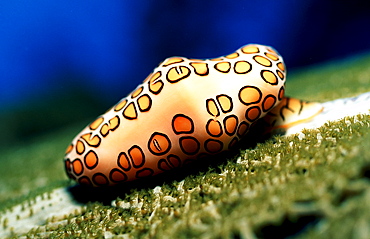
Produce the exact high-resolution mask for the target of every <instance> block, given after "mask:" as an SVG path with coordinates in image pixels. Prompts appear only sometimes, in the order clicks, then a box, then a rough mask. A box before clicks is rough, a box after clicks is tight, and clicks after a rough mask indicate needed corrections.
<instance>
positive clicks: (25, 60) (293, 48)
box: [0, 0, 370, 117]
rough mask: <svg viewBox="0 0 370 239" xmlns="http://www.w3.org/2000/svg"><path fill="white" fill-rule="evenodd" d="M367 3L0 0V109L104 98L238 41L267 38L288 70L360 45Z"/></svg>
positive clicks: (365, 46) (365, 38) (365, 36)
mask: <svg viewBox="0 0 370 239" xmlns="http://www.w3.org/2000/svg"><path fill="white" fill-rule="evenodd" d="M366 2H369V1H358V0H351V1H344V0H304V1H295V0H265V1H257V0H255V1H252V0H249V1H248V0H245V1H241V0H240V1H238V0H235V1H225V0H202V1H199V0H167V1H166V0H135V1H134V0H132V1H123V0H116V1H114V0H109V1H92V0H89V1H82V0H63V1H49V0H33V1H25V0H13V1H10V0H6V1H2V2H1V3H0V103H1V104H0V110H2V111H3V112H5V111H9V110H10V111H11V110H12V109H14V108H17V107H27V106H28V104H31V103H32V102H35V101H44V102H43V104H44V106H45V107H46V108H47V107H50V108H51V107H55V105H53V104H52V102H53V100H55V98H59V99H63V97H66V96H67V97H71V95H74V96H77V97H76V101H78V99H82V100H83V99H84V97H85V96H86V97H87V96H88V97H87V98H89V97H90V98H89V100H90V101H91V104H99V102H100V103H102V104H103V105H105V104H106V105H107V106H110V105H111V104H113V103H115V102H116V101H118V100H119V99H120V98H122V97H123V96H125V95H126V94H127V93H128V92H130V91H131V90H133V89H134V87H135V86H136V85H137V84H138V83H140V82H141V81H142V80H143V79H144V78H145V77H146V76H147V75H148V74H149V73H150V72H151V71H152V69H153V68H154V67H155V66H157V64H158V63H159V62H160V61H162V60H163V59H165V58H166V57H169V56H174V55H180V56H186V57H191V58H209V57H217V56H219V55H224V54H228V53H230V52H232V51H234V50H236V49H237V48H239V47H240V46H242V45H245V44H247V43H261V44H266V45H271V46H273V47H275V48H276V49H277V50H278V51H279V52H280V53H281V54H282V55H283V56H284V58H285V61H286V64H287V67H288V70H289V69H292V68H294V67H299V66H303V65H309V64H313V63H317V62H321V61H326V60H330V59H335V58H343V57H346V56H348V55H351V54H354V53H359V52H363V51H368V50H369V49H370V33H369V29H370V28H369V26H370V4H369V3H366ZM78 97H80V98H78ZM48 102H51V103H50V105H48ZM66 104H67V106H64V107H67V108H68V107H69V108H73V107H75V105H74V101H73V100H72V101H68V102H67V101H66ZM76 104H77V103H76ZM81 111H82V109H81ZM66 114H68V111H67V113H66ZM71 117H72V116H71Z"/></svg>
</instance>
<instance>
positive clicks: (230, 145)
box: [228, 137, 238, 150]
mask: <svg viewBox="0 0 370 239" xmlns="http://www.w3.org/2000/svg"><path fill="white" fill-rule="evenodd" d="M237 142H238V138H237V137H234V138H233V139H232V140H231V142H230V143H229V145H228V149H229V150H230V149H231V148H233V147H234V146H235V144H236V143H237Z"/></svg>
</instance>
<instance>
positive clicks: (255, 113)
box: [245, 106, 261, 122]
mask: <svg viewBox="0 0 370 239" xmlns="http://www.w3.org/2000/svg"><path fill="white" fill-rule="evenodd" d="M260 115H261V109H260V108H259V107H258V106H253V107H250V108H249V109H247V111H246V112H245V117H246V118H247V120H249V121H250V122H253V121H255V120H256V119H258V118H259V117H260Z"/></svg>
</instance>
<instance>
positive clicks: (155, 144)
mask: <svg viewBox="0 0 370 239" xmlns="http://www.w3.org/2000/svg"><path fill="white" fill-rule="evenodd" d="M148 148H149V150H150V152H151V153H152V154H155V155H163V154H166V153H167V152H168V151H169V150H170V148H171V142H170V140H169V138H168V136H167V135H165V134H162V133H158V132H155V133H153V134H152V136H151V137H150V139H149V141H148Z"/></svg>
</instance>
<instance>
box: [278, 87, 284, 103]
mask: <svg viewBox="0 0 370 239" xmlns="http://www.w3.org/2000/svg"><path fill="white" fill-rule="evenodd" d="M284 92H285V89H284V86H282V87H281V88H280V90H279V96H278V97H279V100H281V99H283V97H284Z"/></svg>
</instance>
